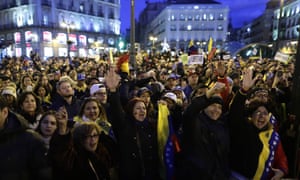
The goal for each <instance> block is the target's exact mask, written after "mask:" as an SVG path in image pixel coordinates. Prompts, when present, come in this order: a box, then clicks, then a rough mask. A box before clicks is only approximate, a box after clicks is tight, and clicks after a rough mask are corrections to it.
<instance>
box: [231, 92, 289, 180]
mask: <svg viewBox="0 0 300 180" xmlns="http://www.w3.org/2000/svg"><path fill="white" fill-rule="evenodd" d="M246 98H247V96H246V94H244V93H242V92H241V90H239V91H238V92H237V94H236V96H235V97H234V99H233V102H232V104H231V107H230V113H229V114H230V117H229V120H230V121H229V128H230V137H231V152H230V154H231V156H230V161H231V162H230V163H231V168H232V170H233V171H235V172H237V173H239V174H241V175H243V176H245V177H246V178H249V179H252V178H255V177H254V176H255V174H257V172H258V170H260V171H261V172H264V173H263V174H262V175H261V177H259V179H270V177H271V176H272V175H273V173H272V170H271V167H272V168H276V169H281V170H282V171H283V172H284V173H285V174H287V172H288V165H287V158H286V155H285V153H284V151H283V148H282V145H281V141H280V137H279V135H278V133H277V132H276V131H275V130H274V128H273V126H271V124H269V126H268V127H266V128H263V129H258V128H256V126H254V125H253V123H251V122H249V120H248V119H247V116H246V114H245V113H246V112H245V101H246ZM263 137H264V138H270V140H269V142H266V144H267V146H266V144H265V143H263V140H262V138H263ZM272 137H274V139H275V141H272V143H270V142H271V140H272ZM269 143H270V144H269ZM264 144H265V145H264ZM263 152H270V154H271V156H269V155H267V154H265V155H264V158H266V159H265V160H264V161H262V162H261V161H260V156H261V155H262V154H263ZM273 153H274V154H273ZM268 157H270V159H269V158H268ZM261 160H262V159H261ZM269 160H270V161H269ZM259 162H260V163H259ZM267 162H268V163H267Z"/></svg>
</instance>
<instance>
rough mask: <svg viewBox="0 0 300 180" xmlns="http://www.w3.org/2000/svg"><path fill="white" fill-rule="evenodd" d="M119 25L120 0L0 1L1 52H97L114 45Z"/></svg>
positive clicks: (87, 54)
mask: <svg viewBox="0 0 300 180" xmlns="http://www.w3.org/2000/svg"><path fill="white" fill-rule="evenodd" d="M120 25H121V22H120V0H90V1H86V0H63V1H62V0H1V1H0V40H1V41H2V42H10V44H9V46H7V47H5V49H3V48H2V55H8V56H16V57H19V56H24V55H26V56H29V55H30V52H31V51H33V52H36V53H39V55H40V57H43V58H47V57H52V56H68V55H70V56H79V57H86V56H89V55H94V54H98V53H100V51H103V50H105V49H107V48H114V47H115V46H116V43H117V40H118V38H119V36H120ZM6 44H7V43H6Z"/></svg>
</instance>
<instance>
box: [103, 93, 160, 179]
mask: <svg viewBox="0 0 300 180" xmlns="http://www.w3.org/2000/svg"><path fill="white" fill-rule="evenodd" d="M109 102H110V105H111V113H112V114H111V120H112V128H113V130H114V133H115V135H116V138H117V141H118V145H119V149H120V176H119V177H120V179H124V180H128V179H130V180H145V179H149V180H150V179H159V173H158V165H159V162H158V150H157V133H156V128H155V127H153V125H151V124H150V123H149V121H148V120H147V119H146V120H144V121H143V122H137V121H135V120H134V119H132V118H130V117H129V116H127V115H126V114H125V113H124V112H123V109H122V105H121V102H120V96H119V94H118V93H111V95H110V98H109ZM138 142H140V143H138ZM139 146H140V147H139Z"/></svg>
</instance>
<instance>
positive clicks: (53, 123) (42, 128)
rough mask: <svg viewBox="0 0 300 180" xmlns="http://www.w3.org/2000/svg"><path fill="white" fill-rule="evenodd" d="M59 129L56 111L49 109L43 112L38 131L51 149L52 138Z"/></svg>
mask: <svg viewBox="0 0 300 180" xmlns="http://www.w3.org/2000/svg"><path fill="white" fill-rule="evenodd" d="M56 129H57V120H56V116H55V111H47V112H45V113H43V115H42V117H41V120H40V121H39V125H38V127H37V129H36V131H37V132H38V133H39V134H40V135H41V136H42V139H43V141H44V143H45V145H46V147H47V149H49V147H50V140H51V137H52V136H53V134H54V133H55V131H56Z"/></svg>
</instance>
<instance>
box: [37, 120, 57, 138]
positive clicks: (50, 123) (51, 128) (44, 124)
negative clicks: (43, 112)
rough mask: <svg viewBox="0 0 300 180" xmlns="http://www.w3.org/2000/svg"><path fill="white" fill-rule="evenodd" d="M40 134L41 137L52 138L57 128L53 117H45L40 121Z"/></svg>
mask: <svg viewBox="0 0 300 180" xmlns="http://www.w3.org/2000/svg"><path fill="white" fill-rule="evenodd" d="M40 123H41V129H40V130H41V132H42V135H43V136H46V137H49V136H52V135H53V134H54V132H55V130H56V128H57V122H56V118H55V116H54V115H47V116H45V117H44V119H42V120H41V122H40Z"/></svg>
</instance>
